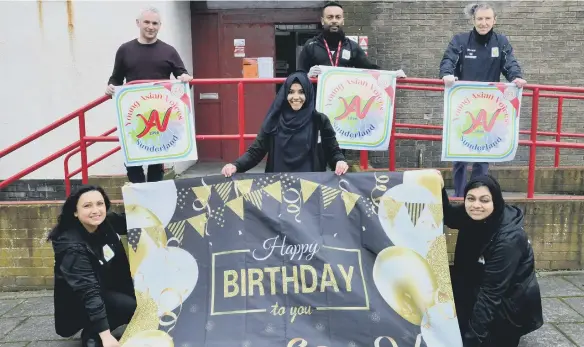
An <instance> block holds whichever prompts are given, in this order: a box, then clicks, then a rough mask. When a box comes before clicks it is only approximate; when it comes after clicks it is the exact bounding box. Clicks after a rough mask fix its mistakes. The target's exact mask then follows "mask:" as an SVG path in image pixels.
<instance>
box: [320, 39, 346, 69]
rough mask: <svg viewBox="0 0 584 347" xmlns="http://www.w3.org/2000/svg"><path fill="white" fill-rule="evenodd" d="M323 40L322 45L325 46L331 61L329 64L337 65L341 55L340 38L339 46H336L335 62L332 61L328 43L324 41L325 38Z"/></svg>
mask: <svg viewBox="0 0 584 347" xmlns="http://www.w3.org/2000/svg"><path fill="white" fill-rule="evenodd" d="M323 42H324V47H325V48H326V52H327V53H328V56H329V60H330V61H331V65H332V66H339V58H340V57H341V42H342V40H339V48H337V52H336V53H337V59H336V62H333V55H332V54H331V50H330V48H329V46H328V43H326V40H323Z"/></svg>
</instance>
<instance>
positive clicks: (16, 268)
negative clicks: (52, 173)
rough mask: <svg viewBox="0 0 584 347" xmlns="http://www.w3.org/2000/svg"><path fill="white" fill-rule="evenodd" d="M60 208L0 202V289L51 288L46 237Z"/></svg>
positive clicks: (51, 259) (51, 261)
mask: <svg viewBox="0 0 584 347" xmlns="http://www.w3.org/2000/svg"><path fill="white" fill-rule="evenodd" d="M60 209H61V204H57V203H53V204H51V203H47V204H31V205H0V288H3V289H4V290H10V289H36V288H49V287H52V285H53V264H54V254H53V248H52V246H51V244H50V243H49V242H47V241H46V238H47V234H48V232H49V231H50V230H51V229H52V227H53V226H54V225H55V223H56V220H57V216H58V215H59V213H60ZM114 209H115V210H118V211H119V210H120V206H119V205H116V206H114Z"/></svg>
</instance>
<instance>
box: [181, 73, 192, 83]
mask: <svg viewBox="0 0 584 347" xmlns="http://www.w3.org/2000/svg"><path fill="white" fill-rule="evenodd" d="M178 79H179V80H180V81H181V82H190V81H192V80H193V76H191V75H189V74H186V73H184V74H182V75H180V76H178Z"/></svg>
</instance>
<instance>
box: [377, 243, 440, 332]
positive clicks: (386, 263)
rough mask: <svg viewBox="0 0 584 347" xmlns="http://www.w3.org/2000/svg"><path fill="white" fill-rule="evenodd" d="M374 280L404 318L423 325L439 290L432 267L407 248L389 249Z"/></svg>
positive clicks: (378, 257) (378, 259) (382, 295)
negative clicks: (427, 311) (423, 318)
mask: <svg viewBox="0 0 584 347" xmlns="http://www.w3.org/2000/svg"><path fill="white" fill-rule="evenodd" d="M373 281H374V282H375V286H376V287H377V290H378V291H379V293H380V294H381V297H382V298H383V300H385V302H386V303H387V304H388V305H389V306H390V307H391V308H392V309H393V310H394V311H395V312H396V313H397V314H399V315H400V316H401V317H402V318H403V319H405V320H407V321H408V322H410V323H412V324H415V325H420V324H421V322H422V317H423V315H424V312H425V311H426V310H427V309H428V308H429V307H431V306H432V305H434V303H435V300H434V298H435V293H436V290H437V289H438V285H437V281H436V278H435V277H434V273H433V272H432V269H431V268H430V265H429V264H428V262H427V261H426V259H424V258H423V257H422V256H421V255H419V254H418V253H416V252H414V251H413V250H411V249H409V248H405V247H398V246H394V247H388V248H386V249H384V250H383V251H381V252H380V253H379V254H378V255H377V258H376V259H375V264H374V265H373Z"/></svg>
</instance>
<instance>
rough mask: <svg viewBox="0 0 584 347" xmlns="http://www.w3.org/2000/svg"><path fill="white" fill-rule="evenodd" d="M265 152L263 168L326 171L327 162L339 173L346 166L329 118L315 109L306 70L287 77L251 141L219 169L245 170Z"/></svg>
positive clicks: (312, 89) (231, 171) (257, 162)
mask: <svg viewBox="0 0 584 347" xmlns="http://www.w3.org/2000/svg"><path fill="white" fill-rule="evenodd" d="M321 142H322V143H321ZM266 154H268V160H267V163H266V170H265V171H266V172H317V171H326V164H327V163H328V164H329V166H330V168H331V170H335V173H336V174H337V175H342V174H344V173H346V172H347V169H348V168H349V166H348V165H347V163H346V162H345V157H344V156H343V153H342V152H341V150H340V148H339V144H338V143H337V139H336V136H335V131H334V129H333V127H332V125H331V122H330V120H329V119H328V117H327V116H326V115H324V114H322V113H320V112H317V111H316V108H315V98H314V88H313V87H312V84H311V82H310V79H309V78H308V75H307V74H306V73H305V72H295V73H293V74H292V75H290V76H289V77H288V78H287V79H286V82H285V83H284V84H283V85H282V87H280V90H279V92H278V95H276V99H275V100H274V102H273V103H272V106H271V107H270V109H269V111H268V114H267V116H266V118H265V120H264V123H263V124H262V128H261V130H260V132H259V133H258V135H257V137H256V140H255V141H254V143H253V144H252V145H251V146H250V147H249V149H248V150H247V152H246V153H244V154H243V155H242V156H241V157H239V158H238V159H237V160H236V161H235V162H234V163H233V164H227V165H225V166H224V167H223V169H222V170H221V173H222V174H223V175H225V177H230V176H231V175H233V174H234V173H236V172H246V171H248V170H250V169H252V168H253V167H255V166H256V165H257V164H259V162H260V161H261V160H262V159H263V158H264V157H265V155H266Z"/></svg>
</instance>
